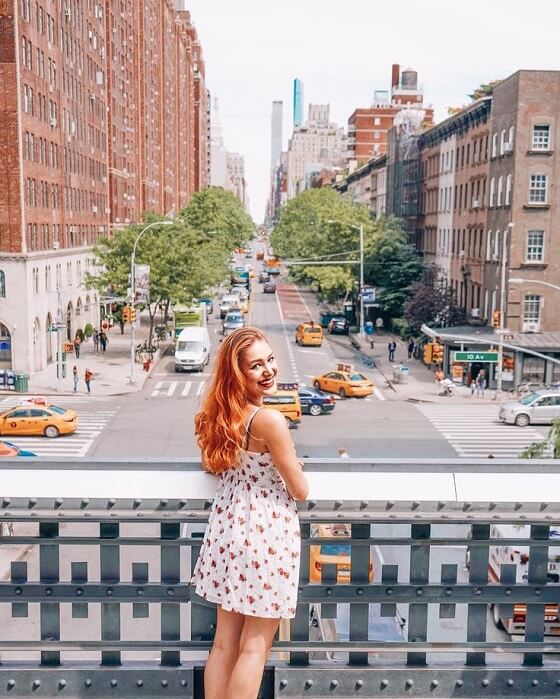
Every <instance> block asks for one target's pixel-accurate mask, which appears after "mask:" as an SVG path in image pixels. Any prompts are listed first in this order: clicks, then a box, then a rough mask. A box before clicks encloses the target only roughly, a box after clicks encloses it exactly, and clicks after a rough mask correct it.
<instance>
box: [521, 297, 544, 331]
mask: <svg viewBox="0 0 560 699" xmlns="http://www.w3.org/2000/svg"><path fill="white" fill-rule="evenodd" d="M540 318H541V297H540V296H537V295H536V294H528V295H527V296H525V298H524V299H523V322H524V323H527V324H535V325H537V326H538V324H539V321H540Z"/></svg>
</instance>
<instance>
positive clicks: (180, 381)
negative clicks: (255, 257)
mask: <svg viewBox="0 0 560 699" xmlns="http://www.w3.org/2000/svg"><path fill="white" fill-rule="evenodd" d="M255 267H256V268H257V265H255ZM257 271H258V269H257ZM313 315H314V316H315V317H317V315H316V309H312V308H309V304H308V303H307V302H306V300H305V296H304V295H303V294H301V293H300V292H299V291H298V290H297V289H296V288H295V287H294V286H293V285H292V284H288V283H286V282H280V283H279V284H278V291H277V294H263V293H262V285H261V284H259V283H257V281H256V280H254V281H253V293H252V296H251V306H250V311H249V316H248V323H250V324H253V325H255V326H257V327H259V328H261V329H262V330H263V331H264V332H265V333H266V334H267V336H268V337H269V339H270V342H271V344H272V347H273V349H274V350H275V352H276V356H277V360H278V364H279V367H280V374H279V379H280V380H281V381H298V382H299V383H300V384H301V385H308V386H310V385H311V384H312V380H313V376H314V375H315V374H320V373H323V372H325V371H327V370H329V369H333V368H334V367H335V365H336V363H337V362H339V361H341V362H347V363H353V364H354V365H355V366H356V368H357V369H358V370H359V371H363V372H364V373H365V374H366V375H368V376H369V377H370V378H372V380H373V382H374V384H375V386H376V389H375V393H374V395H373V396H371V397H370V398H365V399H361V398H348V399H342V400H338V401H337V405H336V408H335V410H334V411H333V413H332V414H330V415H320V416H318V417H312V416H310V415H304V416H303V418H302V422H301V424H300V426H299V427H298V428H297V429H295V430H293V433H292V434H293V439H294V442H295V444H296V447H297V449H298V453H300V454H301V455H302V456H303V457H310V458H313V457H325V458H329V457H333V458H334V457H336V456H337V449H338V448H340V447H344V448H345V449H346V450H347V452H348V454H349V455H350V456H351V457H358V458H366V457H370V458H405V457H417V458H452V457H457V456H465V457H483V458H485V457H487V456H488V455H490V454H492V455H493V456H495V457H499V456H516V455H517V454H519V453H520V452H521V451H522V450H523V449H524V448H525V447H527V446H528V445H529V444H530V443H531V442H533V441H535V440H537V439H541V438H542V436H543V435H544V434H545V433H546V428H540V427H539V428H534V427H528V428H521V427H515V426H511V425H503V424H500V423H499V421H498V419H497V412H498V405H497V404H496V403H491V404H488V403H486V404H484V405H483V406H482V405H476V404H469V403H467V404H465V402H464V401H458V400H455V399H451V400H450V401H449V403H447V404H445V405H443V406H442V405H441V404H435V403H433V399H431V396H426V402H425V403H419V404H417V403H414V402H409V401H407V400H405V399H399V396H395V394H394V393H393V392H391V390H390V389H389V388H387V387H386V384H385V379H384V377H383V376H382V375H381V374H380V373H379V372H378V371H377V370H376V369H372V368H365V367H362V366H360V363H359V356H358V353H357V352H356V351H355V350H354V349H352V347H351V346H350V343H349V341H348V338H347V337H345V336H331V335H328V334H327V335H326V341H325V342H324V343H323V346H322V347H320V348H319V347H299V346H298V345H296V344H295V342H294V333H295V327H296V324H297V323H298V322H301V321H305V320H309V318H310V317H312V316H313ZM209 331H210V337H211V343H212V348H211V352H212V357H211V363H210V365H209V367H208V368H207V369H206V370H205V371H204V372H203V373H201V374H199V373H175V370H174V359H173V355H172V354H171V353H168V354H166V355H165V356H164V357H163V358H162V359H161V361H160V362H159V364H158V365H157V366H156V368H155V370H154V372H153V373H152V374H151V376H150V377H149V378H148V380H147V381H146V383H145V386H144V388H143V389H142V390H141V391H140V392H138V393H136V394H130V395H126V396H119V397H116V398H115V399H113V400H111V401H110V402H109V403H107V407H108V408H110V409H111V411H114V415H113V416H111V419H110V420H108V421H107V423H106V424H105V425H104V427H103V429H102V430H100V432H99V434H98V436H97V437H96V439H95V440H94V441H93V442H92V445H91V448H90V449H89V451H88V452H87V455H88V456H93V457H102V458H128V457H159V456H172V457H185V456H190V457H196V456H197V455H198V451H197V448H196V444H195V440H194V429H193V418H194V415H195V413H196V412H197V410H198V409H199V406H200V401H201V396H202V393H203V391H204V387H205V383H206V381H207V379H208V377H209V372H210V371H211V369H212V365H213V361H214V359H215V356H216V353H217V351H218V348H219V343H220V338H221V321H220V320H219V316H218V314H217V303H215V313H214V315H213V316H211V317H210V321H209ZM430 390H433V387H430ZM103 409H104V408H103ZM100 410H101V408H100ZM350 425H351V426H352V429H351V430H350V429H349V426H350ZM123 435H126V437H127V438H126V440H123V438H122V437H123Z"/></svg>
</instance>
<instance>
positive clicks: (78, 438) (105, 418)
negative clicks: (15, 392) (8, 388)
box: [2, 398, 117, 458]
mask: <svg viewBox="0 0 560 699" xmlns="http://www.w3.org/2000/svg"><path fill="white" fill-rule="evenodd" d="M2 402H3V401H2ZM82 402H83V400H82ZM67 403H68V401H67V400H66V398H65V399H64V405H65V406H66V404H67ZM7 407H9V406H7ZM116 412H117V411H116V410H84V411H82V410H78V429H77V430H76V432H74V434H69V435H64V436H62V437H57V438H55V439H48V438H47V437H12V436H6V440H7V441H8V442H11V443H12V444H15V445H16V446H18V447H20V448H21V449H25V450H28V451H32V452H33V453H34V454H36V455H37V456H40V457H44V456H49V457H74V458H83V457H85V456H87V454H88V451H89V450H90V448H91V445H92V444H93V442H94V441H95V439H96V438H97V437H99V435H100V434H101V432H102V430H103V428H104V427H105V426H106V425H107V424H108V423H109V422H110V421H111V420H112V418H113V417H114V415H115V414H116Z"/></svg>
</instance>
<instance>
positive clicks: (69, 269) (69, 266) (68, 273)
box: [66, 262, 72, 286]
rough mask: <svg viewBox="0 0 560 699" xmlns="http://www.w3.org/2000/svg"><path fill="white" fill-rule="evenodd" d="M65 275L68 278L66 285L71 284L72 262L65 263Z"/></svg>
mask: <svg viewBox="0 0 560 699" xmlns="http://www.w3.org/2000/svg"><path fill="white" fill-rule="evenodd" d="M66 277H67V279H68V286H72V263H71V262H67V263H66Z"/></svg>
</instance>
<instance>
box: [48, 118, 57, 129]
mask: <svg viewBox="0 0 560 699" xmlns="http://www.w3.org/2000/svg"><path fill="white" fill-rule="evenodd" d="M49 123H50V125H51V126H52V127H53V129H54V128H56V119H55V118H54V117H51V119H50V121H49Z"/></svg>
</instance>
